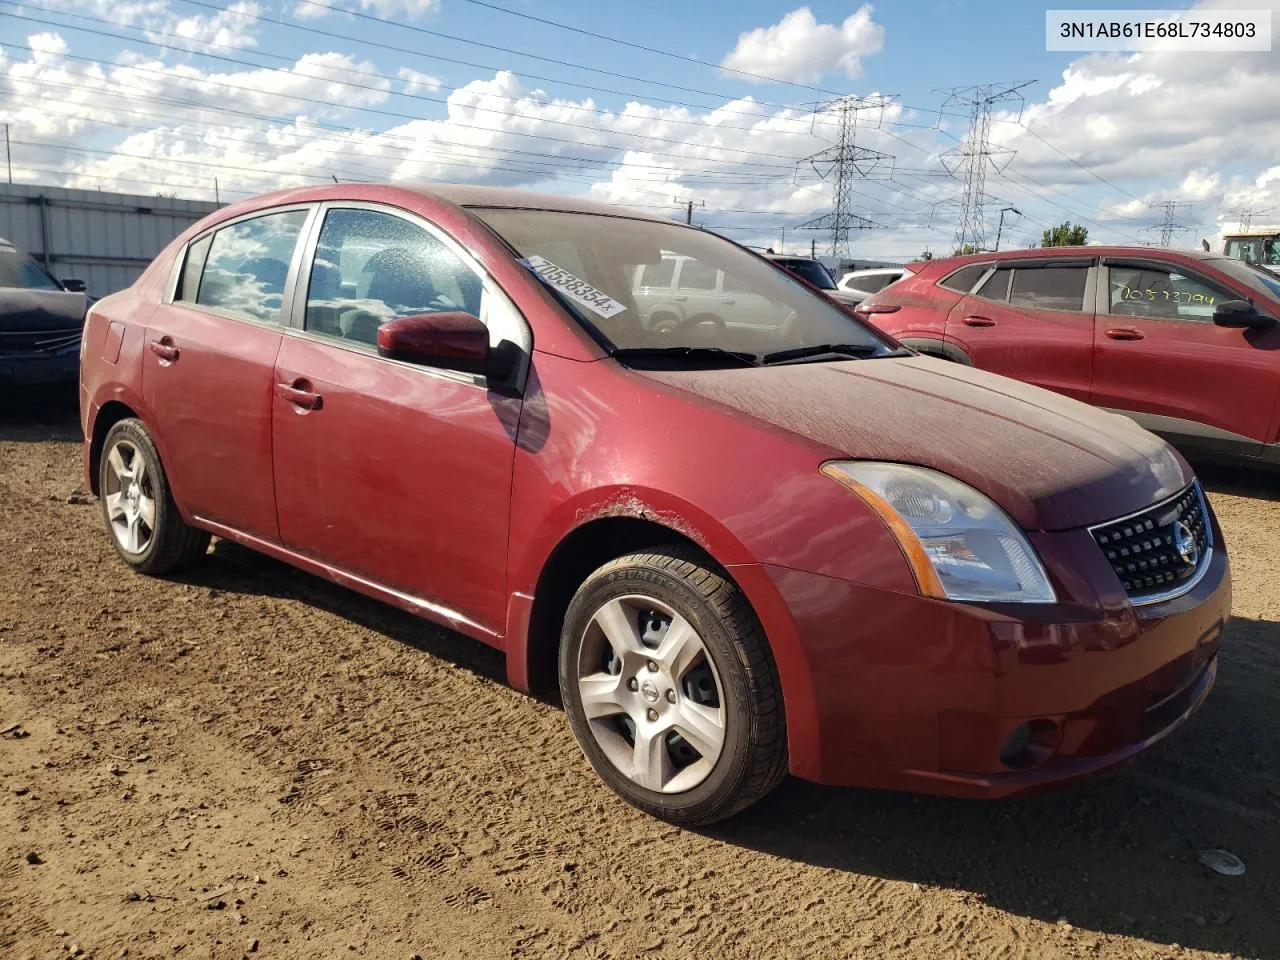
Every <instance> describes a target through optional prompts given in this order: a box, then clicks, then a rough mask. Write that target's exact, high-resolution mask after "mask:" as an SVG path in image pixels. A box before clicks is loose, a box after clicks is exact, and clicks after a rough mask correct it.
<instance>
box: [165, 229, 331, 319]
mask: <svg viewBox="0 0 1280 960" xmlns="http://www.w3.org/2000/svg"><path fill="white" fill-rule="evenodd" d="M307 213H308V211H306V210H288V211H285V212H282V213H269V214H266V215H264V216H261V217H254V218H252V219H250V220H241V221H239V222H237V223H233V224H231V225H230V226H226V227H223V228H222V229H220V230H216V231H214V233H213V240H212V242H211V243H210V245H209V250H208V255H207V257H206V258H205V262H204V267H203V269H202V271H201V274H200V282H199V285H198V288H197V289H196V290H195V291H189V290H188V289H187V288H188V286H189V281H188V278H186V277H184V278H183V290H182V293H181V299H183V300H192V301H193V302H195V303H198V304H199V305H200V306H203V307H213V308H215V309H217V310H219V311H222V312H226V313H231V314H234V315H236V316H240V317H243V318H245V319H248V320H257V321H260V322H265V323H283V322H284V318H283V317H282V316H281V310H282V307H283V303H284V289H285V282H286V280H287V279H288V277H289V264H290V262H291V261H292V260H293V250H294V247H295V246H297V243H298V235H299V234H300V233H301V232H302V226H303V224H304V223H306V220H307ZM195 247H198V244H195V245H193V249H194V248H195Z"/></svg>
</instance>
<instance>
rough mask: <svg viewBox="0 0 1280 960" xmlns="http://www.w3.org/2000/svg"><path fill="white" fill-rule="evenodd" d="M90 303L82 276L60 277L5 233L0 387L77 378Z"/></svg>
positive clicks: (0, 262) (0, 266) (0, 269)
mask: <svg viewBox="0 0 1280 960" xmlns="http://www.w3.org/2000/svg"><path fill="white" fill-rule="evenodd" d="M87 306H88V298H87V297H86V296H85V292H84V283H83V282H82V281H80V280H63V281H61V282H59V281H57V280H55V279H54V278H53V277H51V276H50V275H49V274H48V272H47V271H46V270H45V269H44V268H43V267H42V266H40V264H38V263H36V262H35V261H34V260H32V259H31V257H29V256H27V254H25V253H24V252H23V251H21V250H19V249H18V248H17V247H15V246H14V245H13V244H11V243H9V241H7V240H5V239H3V238H0V392H3V393H7V392H11V391H14V390H21V389H27V388H32V387H56V386H60V385H65V384H70V383H73V382H74V381H75V380H76V377H77V376H78V374H79V369H80V335H81V333H82V331H83V330H84V315H85V310H86V308H87Z"/></svg>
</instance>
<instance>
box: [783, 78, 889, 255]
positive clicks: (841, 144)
mask: <svg viewBox="0 0 1280 960" xmlns="http://www.w3.org/2000/svg"><path fill="white" fill-rule="evenodd" d="M892 102H893V98H892V97H886V96H875V97H841V98H840V99H839V100H828V101H827V102H826V103H824V104H821V105H820V106H819V107H818V108H817V110H815V111H814V115H813V116H814V124H815V125H816V124H817V119H818V117H820V116H822V115H824V114H826V115H834V116H836V117H837V118H838V122H839V126H838V134H837V139H836V142H835V143H834V144H833V145H832V146H830V147H827V149H825V150H819V151H818V152H817V153H815V154H813V156H811V157H806V158H805V159H804V160H801V161H800V163H807V164H808V165H809V166H811V167H812V168H813V170H814V172H815V173H816V174H817V175H818V176H820V177H821V178H822V179H823V180H829V181H831V183H832V186H833V197H832V202H831V212H830V213H827V214H823V215H822V216H820V217H814V218H813V219H812V220H808V221H806V222H805V223H802V224H800V227H799V229H801V230H827V231H830V233H831V255H832V256H835V257H839V256H848V255H849V231H850V230H870V229H871V228H872V227H874V226H876V224H875V223H873V222H872V221H870V220H868V219H867V218H866V217H860V216H858V215H857V214H855V213H854V212H853V182H854V180H865V179H867V178H868V177H870V176H871V174H872V173H873V172H874V171H875V170H876V169H877V168H879V167H881V166H883V165H885V163H886V162H887V163H888V165H889V169H890V175H891V176H892V170H893V159H894V158H893V156H891V155H890V154H887V153H881V152H879V151H878V150H870V149H868V148H866V147H860V146H858V144H857V137H858V114H859V113H861V112H862V111H864V110H878V111H880V113H881V115H882V116H883V114H884V108H885V107H886V106H888V105H889V104H891V103H892ZM799 172H800V171H799V164H797V169H796V174H797V176H798V175H799Z"/></svg>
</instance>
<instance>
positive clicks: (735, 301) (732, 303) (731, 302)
mask: <svg viewBox="0 0 1280 960" xmlns="http://www.w3.org/2000/svg"><path fill="white" fill-rule="evenodd" d="M720 302H721V303H727V304H729V305H730V306H733V305H734V304H735V303H737V302H738V301H737V300H721V301H720Z"/></svg>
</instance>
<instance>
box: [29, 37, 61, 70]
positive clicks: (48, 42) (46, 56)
mask: <svg viewBox="0 0 1280 960" xmlns="http://www.w3.org/2000/svg"><path fill="white" fill-rule="evenodd" d="M27 46H28V47H30V48H31V59H33V60H34V61H35V62H36V63H52V62H54V61H55V60H58V59H59V58H60V57H61V56H62V55H63V54H64V53H66V52H67V41H65V40H63V39H62V37H61V36H59V35H58V34H56V33H34V34H32V35H31V36H29V37H27Z"/></svg>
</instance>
